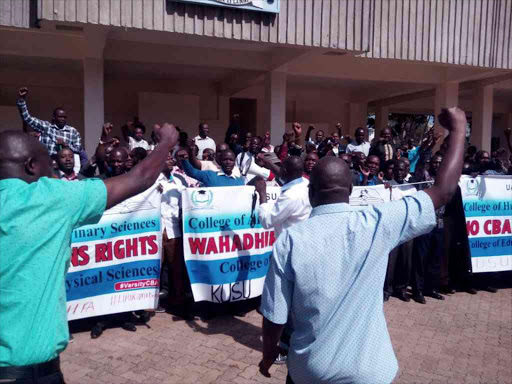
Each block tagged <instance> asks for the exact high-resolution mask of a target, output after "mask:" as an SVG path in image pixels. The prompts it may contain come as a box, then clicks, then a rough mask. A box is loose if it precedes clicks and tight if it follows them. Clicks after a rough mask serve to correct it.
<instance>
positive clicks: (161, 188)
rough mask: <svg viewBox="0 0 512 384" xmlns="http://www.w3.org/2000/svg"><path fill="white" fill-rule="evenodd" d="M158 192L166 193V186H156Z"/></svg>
mask: <svg viewBox="0 0 512 384" xmlns="http://www.w3.org/2000/svg"><path fill="white" fill-rule="evenodd" d="M156 190H157V191H158V192H159V193H164V186H163V185H162V184H158V185H157V186H156Z"/></svg>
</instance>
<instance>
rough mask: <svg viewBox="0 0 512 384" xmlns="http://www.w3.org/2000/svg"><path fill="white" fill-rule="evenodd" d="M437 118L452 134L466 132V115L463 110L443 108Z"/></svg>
mask: <svg viewBox="0 0 512 384" xmlns="http://www.w3.org/2000/svg"><path fill="white" fill-rule="evenodd" d="M437 118H438V120H439V123H440V124H441V125H442V126H443V127H444V128H446V129H447V130H448V131H450V132H464V133H465V132H466V125H467V120H466V114H465V113H464V111H463V110H462V109H459V108H457V107H452V108H448V109H446V108H443V109H442V110H441V113H440V114H439V116H438V117H437Z"/></svg>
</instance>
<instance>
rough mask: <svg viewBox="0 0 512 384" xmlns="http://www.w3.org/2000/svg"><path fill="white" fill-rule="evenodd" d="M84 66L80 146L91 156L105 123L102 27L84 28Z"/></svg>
mask: <svg viewBox="0 0 512 384" xmlns="http://www.w3.org/2000/svg"><path fill="white" fill-rule="evenodd" d="M85 37H86V38H85V42H86V44H85V50H84V58H83V67H84V133H85V134H84V137H82V146H84V147H85V150H86V151H87V154H88V155H89V157H90V156H92V155H93V154H94V150H95V149H96V146H97V145H98V140H99V138H100V136H101V128H102V126H103V124H104V123H105V121H104V119H105V104H104V92H103V89H104V72H103V50H104V48H105V43H106V32H105V30H104V29H103V28H102V27H96V26H91V27H87V28H86V30H85Z"/></svg>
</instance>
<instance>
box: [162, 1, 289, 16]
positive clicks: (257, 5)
mask: <svg viewBox="0 0 512 384" xmlns="http://www.w3.org/2000/svg"><path fill="white" fill-rule="evenodd" d="M172 1H178V2H180V3H194V4H203V5H211V6H216V7H228V8H235V9H246V10H249V11H259V12H271V13H279V0H172Z"/></svg>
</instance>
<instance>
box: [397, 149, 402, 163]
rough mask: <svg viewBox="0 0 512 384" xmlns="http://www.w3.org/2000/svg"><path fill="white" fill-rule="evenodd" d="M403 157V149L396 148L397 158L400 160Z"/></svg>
mask: <svg viewBox="0 0 512 384" xmlns="http://www.w3.org/2000/svg"><path fill="white" fill-rule="evenodd" d="M401 157H402V150H401V149H400V148H399V149H397V150H396V158H397V160H400V158H401Z"/></svg>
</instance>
